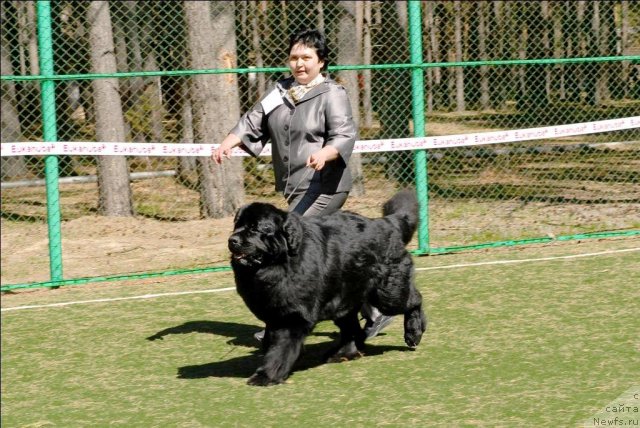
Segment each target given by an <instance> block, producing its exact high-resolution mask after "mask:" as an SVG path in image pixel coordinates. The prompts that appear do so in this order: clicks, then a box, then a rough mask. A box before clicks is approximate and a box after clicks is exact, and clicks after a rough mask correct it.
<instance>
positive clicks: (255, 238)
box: [229, 202, 302, 267]
mask: <svg viewBox="0 0 640 428" xmlns="http://www.w3.org/2000/svg"><path fill="white" fill-rule="evenodd" d="M301 241H302V224H301V219H300V217H299V216H298V215H297V214H292V213H287V212H285V211H282V210H279V209H278V208H276V207H274V206H273V205H270V204H264V203H259V202H256V203H253V204H250V205H247V206H245V207H243V208H240V210H238V212H237V213H236V217H235V220H234V229H233V233H232V234H231V236H230V237H229V251H231V256H232V259H231V264H232V265H233V266H234V267H236V266H246V267H260V266H265V265H270V264H276V263H279V262H282V261H284V260H285V259H286V257H289V256H293V255H295V254H296V253H297V251H298V247H299V246H300V243H301Z"/></svg>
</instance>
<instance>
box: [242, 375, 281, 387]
mask: <svg viewBox="0 0 640 428" xmlns="http://www.w3.org/2000/svg"><path fill="white" fill-rule="evenodd" d="M279 383H282V381H277V380H274V379H270V378H268V377H267V376H266V375H265V374H264V373H262V372H256V373H254V374H253V375H252V376H251V377H250V378H249V379H248V380H247V385H252V386H271V385H277V384H279Z"/></svg>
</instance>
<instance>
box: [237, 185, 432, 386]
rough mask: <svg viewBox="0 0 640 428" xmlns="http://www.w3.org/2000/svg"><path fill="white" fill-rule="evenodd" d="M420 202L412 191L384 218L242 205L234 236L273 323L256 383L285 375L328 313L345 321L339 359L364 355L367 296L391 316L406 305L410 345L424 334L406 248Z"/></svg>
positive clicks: (258, 308)
mask: <svg viewBox="0 0 640 428" xmlns="http://www.w3.org/2000/svg"><path fill="white" fill-rule="evenodd" d="M417 206H418V204H417V201H416V197H415V195H414V193H413V192H410V191H403V192H400V193H398V194H396V195H395V196H394V197H393V198H392V199H390V200H389V201H388V202H386V203H385V205H384V207H383V214H384V217H382V218H378V219H370V218H366V217H363V216H361V215H358V214H354V213H351V212H347V211H339V212H336V213H334V214H330V215H327V216H320V217H301V216H299V215H297V214H294V213H287V212H285V211H282V210H279V209H277V208H276V207H274V206H273V205H269V204H264V203H253V204H250V205H247V206H245V207H243V208H241V209H240V210H239V211H238V213H237V214H236V217H235V225H234V231H233V234H232V235H231V237H230V238H229V250H230V251H231V253H232V260H231V266H232V267H233V272H234V274H235V281H236V287H237V290H238V293H239V294H240V296H241V297H242V299H243V300H244V302H245V303H246V305H247V306H248V307H249V309H250V310H251V312H253V313H254V315H255V316H256V317H258V318H259V319H260V320H262V321H264V323H265V324H266V333H265V336H264V339H263V342H262V343H263V350H264V353H265V356H264V362H263V364H262V365H261V366H260V367H259V368H258V369H257V370H256V372H255V373H254V374H253V375H252V376H251V377H250V378H249V380H248V383H249V384H250V385H259V386H267V385H274V384H278V383H282V382H284V381H285V380H286V379H287V377H288V376H289V375H290V373H291V370H292V367H293V365H294V363H295V362H296V360H297V358H298V356H299V355H300V351H301V349H302V345H303V342H304V340H305V337H306V336H307V335H308V334H309V333H311V331H312V330H313V328H314V327H315V325H316V324H317V323H318V322H319V321H323V320H333V321H334V323H335V324H336V325H337V326H338V327H339V329H340V338H339V342H338V344H337V346H336V347H335V349H334V350H332V352H331V353H330V355H329V357H328V359H329V361H342V360H350V359H354V358H357V357H359V356H361V355H362V354H361V353H360V350H362V349H363V348H364V340H365V334H364V331H363V330H362V328H361V327H360V323H359V321H358V311H359V310H360V308H361V306H362V304H363V303H370V304H372V305H373V306H375V307H376V308H378V309H379V310H380V311H381V312H382V313H383V314H386V315H398V314H404V340H405V342H406V344H407V345H408V346H409V347H411V348H413V347H415V346H417V345H418V344H419V343H420V339H421V337H422V334H423V333H424V331H425V328H426V323H427V321H426V317H425V315H424V312H423V310H422V296H421V295H420V292H419V291H418V290H417V289H416V288H415V286H414V269H413V261H412V259H411V256H410V255H409V253H408V252H407V250H406V249H405V245H406V244H407V242H409V240H410V239H411V236H412V235H413V233H414V232H415V229H416V223H417Z"/></svg>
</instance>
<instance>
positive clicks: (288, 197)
mask: <svg viewBox="0 0 640 428" xmlns="http://www.w3.org/2000/svg"><path fill="white" fill-rule="evenodd" d="M306 168H307V172H305V173H304V175H303V176H302V178H300V181H298V184H297V185H296V187H294V188H293V190H292V191H291V193H290V194H289V196H287V198H286V199H285V202H286V204H287V205H289V201H290V200H291V198H292V197H293V195H295V193H296V190H298V187H300V185H301V184H302V182H303V181H304V180H306V178H307V176H308V175H309V173H310V172H311V171H315V170H314V169H313V168H311V167H310V166H307V167H306ZM288 181H289V179H288V178H287V182H288ZM285 187H286V186H285Z"/></svg>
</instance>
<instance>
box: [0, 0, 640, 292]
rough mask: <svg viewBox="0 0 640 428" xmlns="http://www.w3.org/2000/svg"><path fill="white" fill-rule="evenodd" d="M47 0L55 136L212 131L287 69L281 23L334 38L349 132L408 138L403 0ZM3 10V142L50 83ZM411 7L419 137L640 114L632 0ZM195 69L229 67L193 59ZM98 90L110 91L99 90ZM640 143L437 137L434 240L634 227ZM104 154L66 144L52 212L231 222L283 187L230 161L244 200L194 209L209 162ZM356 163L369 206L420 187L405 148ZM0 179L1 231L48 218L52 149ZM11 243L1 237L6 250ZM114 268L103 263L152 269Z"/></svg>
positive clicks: (33, 41) (359, 203) (356, 204)
mask: <svg viewBox="0 0 640 428" xmlns="http://www.w3.org/2000/svg"><path fill="white" fill-rule="evenodd" d="M50 7H51V19H52V21H51V22H52V45H53V56H54V73H55V74H56V75H58V76H59V77H58V78H57V79H56V80H55V118H54V119H55V120H54V122H53V123H54V124H55V134H56V137H57V140H58V141H114V142H140V143H144V142H165V143H183V144H190V143H194V142H197V143H220V142H221V141H222V138H223V137H224V136H225V135H226V133H227V132H228V131H229V130H230V129H231V127H232V126H233V124H234V123H235V120H237V119H238V117H239V115H240V114H241V113H242V112H244V111H246V110H247V109H248V108H249V107H250V106H251V105H253V104H254V103H255V102H256V101H257V100H258V99H259V98H260V97H261V96H262V95H263V94H264V93H265V91H266V90H267V89H268V88H269V86H270V84H272V83H273V82H274V81H275V80H277V79H278V78H281V77H282V76H284V75H286V69H285V68H284V65H285V63H286V58H287V56H288V52H287V47H288V36H289V34H291V33H292V32H294V31H295V30H297V29H299V28H302V27H317V28H320V29H322V30H323V31H324V32H325V34H326V35H327V38H328V41H329V45H330V47H331V56H330V64H331V65H332V66H331V67H330V74H331V76H332V77H334V78H335V79H336V80H338V81H339V82H341V83H342V84H343V85H345V87H346V88H347V90H348V92H349V94H350V97H351V100H352V105H353V107H354V115H355V119H356V120H357V122H358V126H359V139H361V140H369V139H385V138H395V139H397V138H404V137H411V136H412V135H414V129H413V121H412V98H411V96H412V92H411V91H412V89H411V78H412V69H413V68H412V67H410V66H409V65H407V64H408V63H409V62H410V55H409V54H410V45H409V42H408V25H409V19H408V12H407V10H408V9H407V2H402V1H397V2H383V1H370V2H360V1H327V0H324V1H309V2H299V1H278V2H272V1H233V2H231V1H228V2H191V1H187V2H146V1H122V2H114V1H111V2H96V1H92V2H75V1H56V2H51V3H50ZM1 12H2V23H3V30H2V75H3V80H2V142H17V141H26V142H40V141H43V140H44V134H43V129H44V125H43V111H42V108H41V106H42V104H41V96H42V94H41V86H40V85H41V82H40V81H38V80H37V79H34V80H29V76H37V75H39V74H41V71H40V68H39V67H40V65H39V55H40V52H39V50H38V38H37V29H38V16H37V15H38V14H37V5H36V2H33V1H3V2H2V3H1ZM421 22H422V28H421V33H422V46H423V49H422V56H423V58H424V63H425V66H424V67H423V68H422V69H423V70H424V83H425V85H424V100H425V110H426V111H425V117H426V128H425V133H426V135H428V136H434V135H454V134H468V133H476V132H485V131H498V130H508V129H509V130H510V129H519V128H532V127H540V126H550V125H561V124H571V123H581V122H587V121H596V120H603V119H611V118H621V117H631V116H638V115H640V101H639V100H640V63H639V60H638V59H639V58H640V57H639V54H640V4H638V3H637V2H633V1H590V2H564V1H520V2H509V1H465V2H462V1H425V2H421ZM580 58H591V60H586V61H585V60H578V59H580ZM531 60H539V61H531ZM394 64H405V65H406V66H397V67H395V66H394V67H391V65H394ZM381 65H386V66H388V67H377V66H381ZM349 66H363V67H349ZM200 69H209V70H212V69H216V70H218V71H221V72H219V73H202V74H195V75H190V74H189V72H188V70H200ZM185 70H186V72H183V71H185ZM158 71H159V72H161V73H158ZM137 72H148V73H146V74H145V73H137ZM92 73H93V74H92ZM95 73H101V74H103V76H95ZM114 73H125V74H119V75H116V76H113V74H114ZM126 73H129V74H126ZM131 73H133V74H131ZM136 73H137V74H136ZM87 75H89V76H93V77H92V78H88V77H87ZM7 76H9V77H7ZM107 76H111V77H107ZM109 91H111V93H112V94H113V93H115V94H117V97H116V98H115V99H113V97H111V99H110V101H105V98H107V99H108V98H109V96H108V93H109ZM105 94H106V95H105ZM105 123H106V124H107V125H105ZM105 126H106V127H107V128H109V129H105ZM639 140H640V132H639V131H638V129H631V130H626V131H615V132H606V133H601V134H595V135H589V136H580V137H566V138H557V139H552V140H537V141H530V142H525V143H512V144H502V145H490V146H483V147H482V148H477V147H476V148H473V147H461V148H454V149H435V150H429V151H428V153H427V159H428V169H427V176H428V183H429V184H428V197H429V213H428V214H429V239H430V245H431V246H432V247H433V248H437V247H452V246H468V245H476V244H483V243H487V242H494V241H504V240H518V239H528V238H537V237H540V236H551V237H556V236H560V235H567V234H581V233H591V232H600V231H633V230H637V229H640V141H639ZM125 154H126V153H125ZM109 162H110V163H109ZM109 162H107V161H105V160H103V159H100V157H95V156H93V157H92V156H77V155H73V154H68V155H63V156H59V157H58V170H59V180H58V183H59V193H60V197H59V198H60V199H59V209H60V216H61V219H62V221H63V223H64V222H66V223H69V222H72V221H74V220H78V219H84V218H87V217H89V218H92V219H93V220H92V222H93V223H96V224H98V223H100V222H101V221H104V219H105V218H110V217H112V216H118V217H122V216H124V217H127V216H134V217H135V218H140V217H143V218H147V219H152V220H154V221H158V222H166V224H176V222H179V223H184V222H187V223H188V222H198V221H199V220H200V219H202V218H203V217H205V218H210V217H223V218H225V217H226V218H228V217H230V216H231V215H232V212H233V210H234V209H235V208H236V207H237V205H238V204H240V203H245V202H251V201H254V200H267V201H271V202H273V203H275V204H278V205H280V206H283V202H284V201H283V200H282V197H281V196H279V195H277V194H276V193H275V191H274V184H273V174H272V171H271V166H270V159H269V158H258V159H250V158H243V159H242V160H238V161H237V162H238V163H239V165H235V166H234V168H238V169H239V170H240V171H241V172H240V174H241V185H240V187H233V188H231V189H229V190H228V191H230V192H233V193H234V194H236V196H235V197H234V198H232V199H233V201H232V202H229V203H221V204H219V206H218V208H219V209H217V210H216V209H206V207H203V205H204V204H205V203H204V202H203V197H204V196H203V191H202V187H203V182H205V181H207V180H208V178H207V174H206V172H207V171H209V172H211V170H212V167H211V166H210V165H209V164H208V163H207V161H203V160H202V159H201V158H195V157H185V156H179V157H178V156H170V155H168V156H166V157H152V156H140V155H138V156H124V155H123V156H114V157H112V158H110V160H109ZM351 168H352V169H353V171H354V172H355V175H356V185H355V187H354V190H353V192H352V193H351V195H350V198H349V201H348V203H347V206H346V207H347V208H349V209H353V210H356V211H358V212H361V213H363V214H366V215H377V213H378V210H379V207H380V205H381V204H382V203H383V202H384V200H385V199H386V198H387V197H388V196H390V195H391V194H393V193H394V192H395V191H396V190H397V189H398V188H401V187H404V186H407V185H411V184H412V183H413V182H414V162H413V156H412V153H411V152H409V151H407V152H396V153H363V154H360V155H358V156H354V158H353V165H351ZM118 171H119V172H118ZM123 171H124V173H123ZM232 173H233V172H232ZM118 174H119V175H118ZM123 174H124V175H123ZM127 174H128V177H127ZM1 176H2V229H3V231H2V235H3V242H4V238H5V234H9V233H10V231H11V230H13V229H16V228H17V229H19V230H27V229H29V225H33V226H32V227H36V226H37V225H38V224H43V223H45V222H46V221H47V203H46V190H45V187H44V178H45V177H44V158H43V157H41V156H11V157H3V158H2V168H1ZM105 177H110V178H109V179H108V180H107V179H106V178H105ZM123 177H124V181H123ZM113 183H117V184H113ZM219 193H224V192H223V191H220V192H219ZM218 197H221V196H219V195H218ZM114 200H115V202H114ZM118 204H120V205H118ZM114 205H115V206H116V208H115V211H114ZM123 205H124V208H123ZM83 224H86V223H83ZM224 232H225V233H226V232H228V231H224ZM195 233H197V232H195ZM42 238H44V237H42ZM113 239H116V238H113ZM122 239H123V240H124V241H126V238H122ZM217 239H219V240H221V242H224V239H226V235H224V234H223V235H220V236H219V237H218V238H217ZM11 242H16V241H11ZM63 245H64V235H63ZM12 251H13V249H12V248H9V247H6V248H5V246H4V244H3V265H4V264H5V263H4V261H5V252H12ZM193 251H197V249H195V248H194V249H193ZM40 256H41V257H43V258H46V257H47V255H46V252H45V251H44V250H42V252H41V254H40ZM161 267H179V268H189V267H192V263H190V262H185V265H184V266H173V265H171V264H167V265H166V266H161ZM6 270H7V269H5V268H3V282H5V272H6ZM107 270H108V272H100V273H103V274H107V273H109V274H115V273H127V272H131V271H144V270H145V269H143V268H141V267H140V266H137V267H133V266H131V267H126V266H125V267H122V266H121V267H113V268H110V269H107ZM87 274H88V273H87V272H82V271H78V272H76V271H74V275H78V276H85V275H87ZM6 278H7V279H8V280H9V281H12V282H13V281H32V280H34V278H36V279H38V278H41V277H38V276H37V275H36V276H33V275H29V274H28V273H24V274H22V275H17V274H16V275H14V276H10V277H6Z"/></svg>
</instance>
